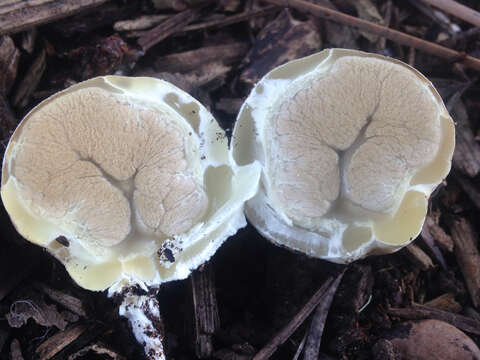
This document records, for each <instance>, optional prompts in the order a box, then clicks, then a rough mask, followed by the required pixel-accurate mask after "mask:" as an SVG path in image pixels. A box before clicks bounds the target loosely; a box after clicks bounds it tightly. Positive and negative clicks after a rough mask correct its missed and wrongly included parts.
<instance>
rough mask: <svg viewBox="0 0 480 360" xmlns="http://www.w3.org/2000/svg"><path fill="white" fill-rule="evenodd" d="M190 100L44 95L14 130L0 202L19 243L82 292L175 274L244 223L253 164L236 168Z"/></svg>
mask: <svg viewBox="0 0 480 360" xmlns="http://www.w3.org/2000/svg"><path fill="white" fill-rule="evenodd" d="M227 142H228V141H227V138H226V137H225V134H224V131H223V130H222V129H221V128H220V127H219V125H218V123H217V122H216V120H215V119H214V118H213V117H212V115H211V114H210V113H209V112H208V111H207V110H206V109H205V108H204V107H203V106H202V105H201V104H200V103H199V102H198V101H197V100H195V99H194V98H192V97H191V96H190V95H188V94H186V93H185V92H183V91H182V90H180V89H178V88H176V87H175V86H173V85H171V84H170V83H167V82H165V81H161V80H157V79H154V78H127V77H119V76H106V77H99V78H95V79H91V80H88V81H85V82H82V83H79V84H77V85H74V86H72V87H70V88H68V89H67V90H64V91H62V92H60V93H58V94H55V95H53V96H52V97H50V98H48V99H46V100H45V101H43V102H42V103H40V104H39V105H38V106H37V107H35V108H34V109H33V110H32V111H31V112H30V113H29V114H28V115H27V116H26V117H25V118H24V119H23V120H22V122H21V123H20V125H19V126H18V128H17V129H16V131H15V133H14V134H13V136H12V138H11V140H10V142H9V144H8V147H7V150H6V153H5V157H4V161H3V173H2V188H1V196H2V200H3V203H4V205H5V208H6V209H7V211H8V213H9V215H10V217H11V219H12V222H13V223H14V225H15V227H16V228H17V230H18V232H19V233H20V234H22V235H23V236H24V237H25V238H26V239H27V240H29V241H31V242H33V243H35V244H38V245H40V246H43V247H45V248H47V249H48V250H49V251H50V252H51V253H52V254H53V255H54V256H55V257H56V258H58V259H59V260H60V261H61V262H62V263H63V264H64V265H65V267H66V269H67V270H68V272H69V273H70V275H71V277H72V278H73V279H74V280H75V281H76V282H77V283H78V284H79V285H80V286H82V287H83V288H86V289H90V290H104V289H106V288H109V287H111V286H112V285H118V286H120V287H121V286H122V284H132V283H137V282H141V283H142V284H146V285H149V286H152V285H158V284H160V283H162V282H164V281H168V280H176V279H181V278H185V277H187V276H188V274H189V273H190V271H191V270H192V269H194V268H195V267H197V266H199V265H200V264H202V263H203V262H205V261H207V260H208V259H209V258H210V257H211V256H212V255H213V254H214V252H215V251H216V250H217V248H218V247H219V246H220V245H221V244H222V243H223V242H224V241H225V239H226V238H227V237H229V236H231V235H233V234H234V233H235V232H236V231H237V230H238V229H239V228H241V227H243V226H245V225H246V221H245V218H244V215H243V204H244V202H245V200H247V199H249V198H250V197H252V196H253V195H254V194H255V192H256V188H257V183H258V179H259V176H260V168H259V166H258V165H257V164H255V165H253V166H244V167H238V166H236V165H235V164H234V162H233V160H232V158H231V154H229V152H228V143H227Z"/></svg>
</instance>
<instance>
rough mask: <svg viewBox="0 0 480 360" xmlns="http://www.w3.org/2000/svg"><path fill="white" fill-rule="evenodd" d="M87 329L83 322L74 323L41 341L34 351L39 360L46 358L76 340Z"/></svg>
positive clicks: (45, 359) (49, 357)
mask: <svg viewBox="0 0 480 360" xmlns="http://www.w3.org/2000/svg"><path fill="white" fill-rule="evenodd" d="M86 330H87V327H86V326H85V325H83V324H75V325H72V326H70V327H68V328H67V329H65V330H63V331H60V332H58V333H56V334H55V335H53V336H52V337H51V338H49V339H47V340H46V341H45V342H43V343H42V344H41V345H40V346H39V347H37V349H36V350H35V352H36V353H37V355H38V357H39V358H40V360H48V359H51V358H52V357H53V356H55V355H56V354H57V353H59V352H60V351H61V350H63V349H64V348H65V347H67V346H68V345H70V344H71V343H73V342H74V341H75V340H77V339H78V338H79V337H80V335H82V334H83V333H84V332H85V331H86Z"/></svg>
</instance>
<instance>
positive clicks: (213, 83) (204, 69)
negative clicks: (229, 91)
mask: <svg viewBox="0 0 480 360" xmlns="http://www.w3.org/2000/svg"><path fill="white" fill-rule="evenodd" d="M230 70H231V67H230V66H226V65H224V64H223V63H222V62H212V63H208V64H204V65H202V66H201V67H200V68H198V69H197V70H195V71H191V72H189V73H186V74H184V76H185V79H186V80H187V81H188V82H189V83H190V84H192V87H193V88H194V89H195V88H200V87H202V88H204V90H205V91H213V90H215V89H218V88H219V87H221V86H222V85H224V84H225V80H226V77H227V74H228V72H229V71H230Z"/></svg>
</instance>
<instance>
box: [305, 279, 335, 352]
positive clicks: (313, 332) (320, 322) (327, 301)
mask: <svg viewBox="0 0 480 360" xmlns="http://www.w3.org/2000/svg"><path fill="white" fill-rule="evenodd" d="M341 280H342V276H339V277H337V278H336V279H335V281H334V282H333V283H332V285H330V287H329V288H328V290H327V292H326V293H325V295H324V297H323V300H322V302H321V303H320V304H319V305H318V306H317V309H316V310H315V312H314V314H313V318H312V323H311V324H310V329H309V330H308V336H307V340H306V342H305V355H304V359H305V360H317V359H318V355H319V353H320V343H321V342H322V335H323V329H324V328H325V322H326V320H327V315H328V311H329V310H330V306H331V305H332V300H333V297H334V295H335V293H336V292H337V288H338V285H339V284H340V281H341Z"/></svg>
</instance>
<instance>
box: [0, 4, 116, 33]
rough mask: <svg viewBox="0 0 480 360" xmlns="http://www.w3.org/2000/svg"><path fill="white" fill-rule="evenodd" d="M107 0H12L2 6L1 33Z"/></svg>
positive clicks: (69, 14)
mask: <svg viewBox="0 0 480 360" xmlns="http://www.w3.org/2000/svg"><path fill="white" fill-rule="evenodd" d="M106 1H107V0H40V1H39V0H11V1H9V2H8V3H7V4H5V5H2V6H0V18H1V19H2V21H0V34H7V33H16V32H20V31H23V30H25V29H29V28H32V27H34V26H36V25H40V24H45V23H48V22H52V21H54V20H58V19H61V18H64V17H67V16H71V15H73V14H76V13H79V12H81V11H85V10H87V9H90V8H93V7H95V6H99V5H101V4H103V3H104V2H106Z"/></svg>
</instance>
